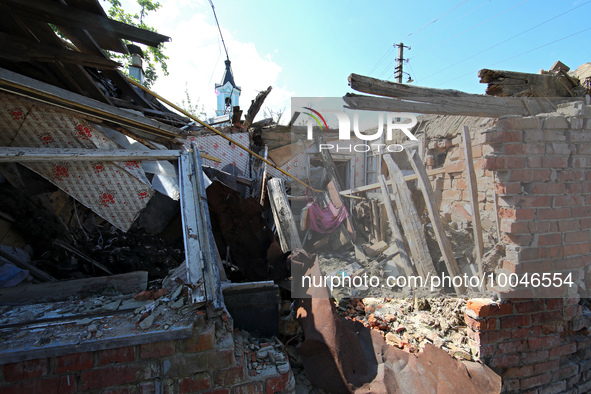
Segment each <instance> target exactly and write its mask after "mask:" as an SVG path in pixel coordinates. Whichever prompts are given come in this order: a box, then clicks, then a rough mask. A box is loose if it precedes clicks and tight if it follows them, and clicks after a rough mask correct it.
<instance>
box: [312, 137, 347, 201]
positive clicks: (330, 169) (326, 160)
mask: <svg viewBox="0 0 591 394" xmlns="http://www.w3.org/2000/svg"><path fill="white" fill-rule="evenodd" d="M314 142H315V143H316V147H317V148H318V152H319V153H320V159H321V160H322V164H323V166H324V169H325V170H326V174H327V175H328V181H329V182H330V181H333V182H334V184H335V186H336V188H337V190H338V191H339V192H340V191H341V190H342V189H343V180H342V179H341V177H340V176H339V173H338V172H337V167H336V165H335V164H334V161H333V159H332V156H331V155H330V152H329V151H328V150H327V149H320V146H321V145H326V143H325V142H324V138H323V137H322V136H321V135H318V134H317V135H315V136H314Z"/></svg>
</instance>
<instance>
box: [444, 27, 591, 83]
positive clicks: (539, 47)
mask: <svg viewBox="0 0 591 394" xmlns="http://www.w3.org/2000/svg"><path fill="white" fill-rule="evenodd" d="M588 30H591V27H588V28H586V29H583V30H580V31H578V32H576V33H572V34H569V35H568V36H564V37H562V38H559V39H557V40H554V41H551V42H548V43H546V44H543V45H540V46H537V47H535V48H533V49H530V50H527V51H525V52H521V53H520V54H518V55H514V56H511V57H508V58H506V59H503V60H501V61H498V62H496V63H493V64H491V65H490V66H488V67H492V66H496V65H497V64H501V63H504V62H506V61H509V60H513V59H515V58H517V57H520V56H523V55H527V54H528V53H530V52H533V51H537V50H538V49H541V48H544V47H547V46H549V45H552V44H555V43H557V42H560V41H563V40H566V39H567V38H571V37H573V36H576V35H578V34H581V33H584V32H586V31H588ZM476 72H478V70H476V71H470V72H469V73H466V74H462V75H460V76H459V77H456V78H453V79H448V80H446V81H445V82H442V83H440V84H439V85H436V86H435V87H439V86H441V85H444V84H446V83H448V82H452V81H455V80H457V79H460V78H463V77H465V76H467V75H471V74H472V75H473V74H474V73H476Z"/></svg>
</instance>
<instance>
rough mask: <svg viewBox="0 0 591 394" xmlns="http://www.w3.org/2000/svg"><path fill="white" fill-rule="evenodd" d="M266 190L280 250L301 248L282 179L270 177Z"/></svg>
mask: <svg viewBox="0 0 591 394" xmlns="http://www.w3.org/2000/svg"><path fill="white" fill-rule="evenodd" d="M267 191H268V192H269V202H270V203H271V210H272V211H273V219H274V220H275V225H276V226H277V234H279V243H280V244H281V250H283V252H287V251H289V250H296V249H302V241H301V240H300V235H299V234H298V229H297V227H296V224H295V220H294V218H293V213H292V212H291V207H290V206H289V203H288V202H287V194H286V193H285V183H284V181H283V179H281V178H273V179H271V180H270V181H269V182H267Z"/></svg>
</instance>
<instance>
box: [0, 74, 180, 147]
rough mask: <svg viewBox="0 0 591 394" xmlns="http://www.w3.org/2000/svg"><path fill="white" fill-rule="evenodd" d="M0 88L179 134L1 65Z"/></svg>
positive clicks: (163, 133)
mask: <svg viewBox="0 0 591 394" xmlns="http://www.w3.org/2000/svg"><path fill="white" fill-rule="evenodd" d="M0 90H3V91H5V92H9V93H15V94H18V95H21V96H25V97H28V98H31V99H34V100H36V101H40V102H44V103H48V104H52V105H55V106H58V107H61V108H65V109H68V110H72V111H75V112H78V113H80V114H82V115H88V116H93V117H95V118H98V119H101V120H106V121H110V122H113V123H116V124H119V125H121V126H128V127H134V128H137V129H138V130H140V131H143V132H145V133H148V134H152V135H155V136H158V137H162V138H166V139H174V138H177V137H179V136H183V134H182V131H181V130H179V129H177V128H174V127H171V126H168V125H166V124H164V123H160V122H156V121H153V120H151V119H148V118H146V117H144V116H141V115H137V114H134V113H131V112H129V111H124V110H121V109H118V108H115V107H113V106H112V105H108V104H105V103H101V102H99V101H96V100H93V99H91V98H88V97H84V96H81V95H79V94H76V93H72V92H70V91H67V90H65V89H61V88H58V87H56V86H53V85H50V84H47V83H44V82H41V81H37V80H35V79H32V78H29V77H26V76H24V75H20V74H17V73H14V72H12V71H8V70H6V69H2V68H0Z"/></svg>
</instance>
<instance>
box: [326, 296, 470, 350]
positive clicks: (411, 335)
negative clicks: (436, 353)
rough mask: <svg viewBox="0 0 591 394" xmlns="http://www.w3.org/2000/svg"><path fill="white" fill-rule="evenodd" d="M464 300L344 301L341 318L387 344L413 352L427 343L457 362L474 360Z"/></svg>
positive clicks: (441, 298)
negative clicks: (373, 332)
mask: <svg viewBox="0 0 591 394" xmlns="http://www.w3.org/2000/svg"><path fill="white" fill-rule="evenodd" d="M465 309H466V300H465V299H462V298H443V297H440V298H429V299H427V298H414V299H413V298H406V299H400V298H364V299H358V298H353V299H343V300H341V302H340V304H339V306H338V308H337V310H338V312H339V314H340V315H341V316H344V317H346V318H350V319H352V320H354V321H359V322H361V323H363V325H365V326H366V327H369V328H372V329H375V330H378V331H380V333H381V334H382V335H383V336H384V337H385V339H386V342H387V343H388V344H390V345H392V346H396V347H398V348H400V349H406V350H407V351H409V352H411V353H417V352H418V351H420V350H421V349H423V348H424V347H425V345H426V344H432V345H434V346H436V347H438V348H441V349H443V350H446V351H447V352H448V353H449V354H451V355H452V356H453V357H455V358H457V359H463V360H473V359H474V358H475V357H476V355H474V354H473V353H472V350H471V349H470V346H469V341H468V335H467V331H466V329H467V328H466V324H465V322H464V311H465Z"/></svg>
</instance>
